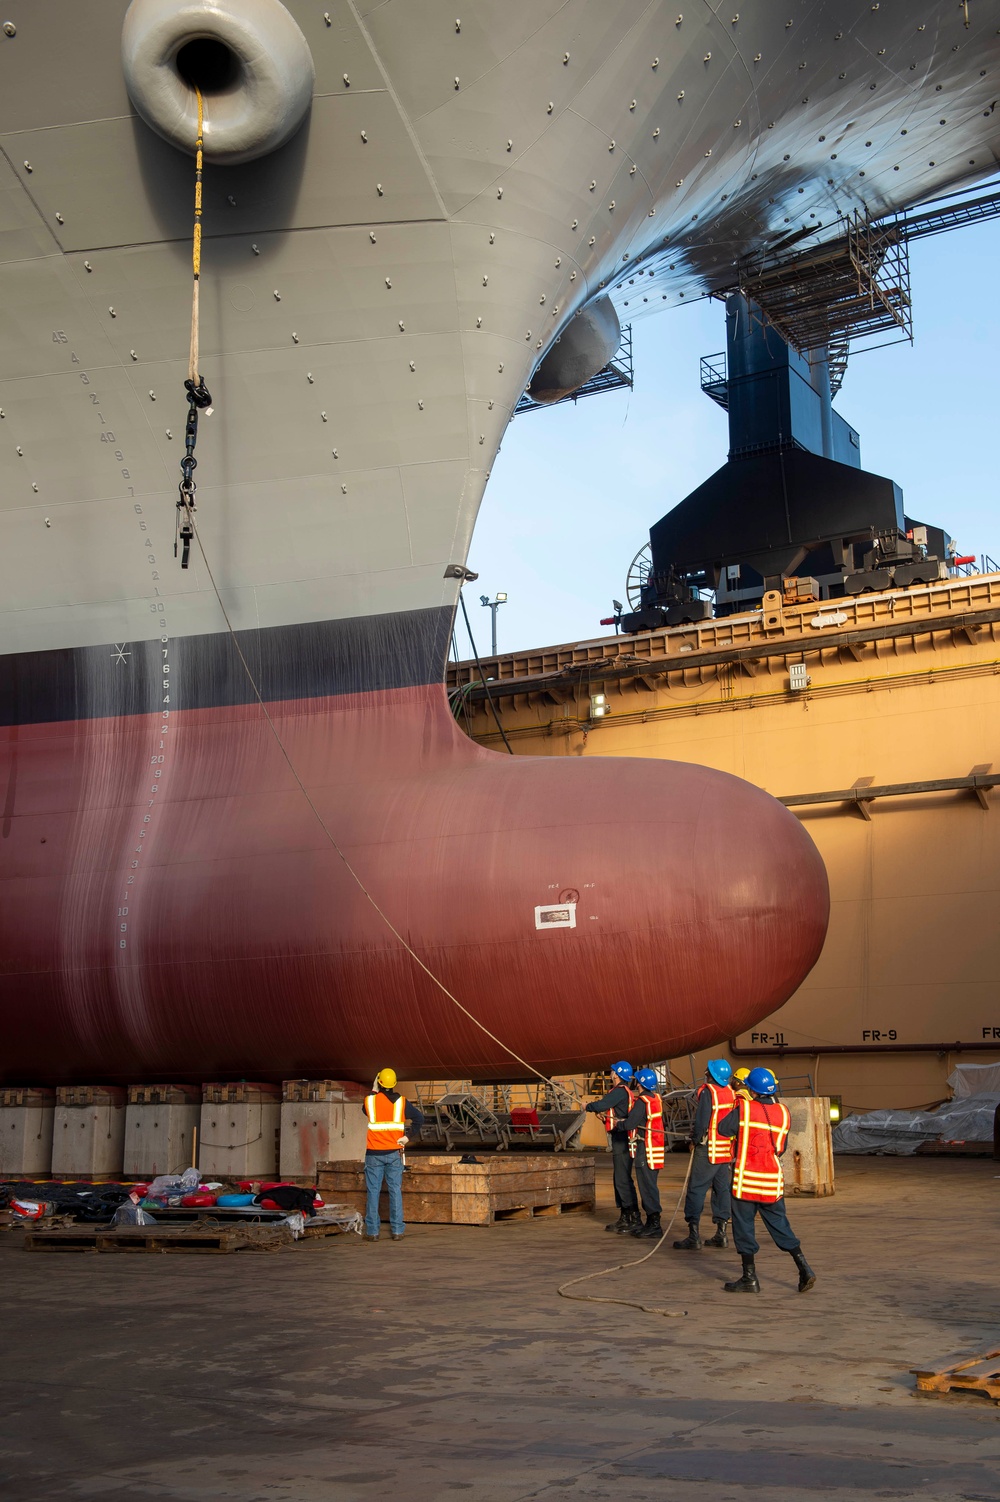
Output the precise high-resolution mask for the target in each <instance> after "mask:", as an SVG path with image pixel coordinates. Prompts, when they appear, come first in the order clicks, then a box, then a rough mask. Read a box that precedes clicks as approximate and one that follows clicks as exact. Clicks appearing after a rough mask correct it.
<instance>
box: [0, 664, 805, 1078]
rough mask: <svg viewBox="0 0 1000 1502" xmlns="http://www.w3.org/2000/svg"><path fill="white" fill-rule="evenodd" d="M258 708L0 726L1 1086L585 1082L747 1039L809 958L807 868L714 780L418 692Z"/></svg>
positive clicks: (788, 844)
mask: <svg viewBox="0 0 1000 1502" xmlns="http://www.w3.org/2000/svg"><path fill="white" fill-rule="evenodd" d="M269 713H270V715H271V718H272V720H273V723H274V726H275V728H276V730H277V732H278V736H280V742H281V743H280V744H279V741H278V739H277V738H276V736H275V734H274V733H273V732H272V729H271V728H270V726H269V724H268V721H267V719H266V717H265V715H264V714H263V712H262V711H261V709H260V708H259V706H255V705H254V706H246V705H242V706H236V707H225V708H219V709H193V710H180V711H177V712H175V713H172V714H170V715H169V716H162V715H158V714H157V715H148V714H147V715H136V716H129V717H121V718H113V719H94V720H86V721H76V722H66V723H56V724H46V725H29V726H25V725H21V726H18V727H16V728H14V729H8V730H4V731H2V732H0V735H2V737H3V740H2V742H0V748H2V751H3V754H4V758H5V760H6V761H7V763H8V765H7V768H6V771H7V774H8V775H7V777H6V779H5V780H6V783H7V786H8V798H7V807H6V815H5V818H4V821H3V835H4V838H3V841H2V845H0V850H2V855H3V866H2V871H3V878H2V882H0V1018H2V1027H3V1038H4V1046H3V1062H2V1078H3V1079H5V1080H6V1081H8V1082H19V1083H50V1084H53V1083H61V1082H71V1081H85V1080H90V1081H98V1080H99V1081H111V1082H114V1081H117V1082H140V1081H143V1080H152V1079H171V1080H179V1081H195V1082H197V1081H201V1080H204V1079H209V1078H212V1079H215V1078H219V1077H223V1078H225V1077H235V1078H239V1077H254V1078H264V1079H281V1078H290V1077H314V1078H317V1077H324V1076H335V1077H348V1078H350V1077H353V1078H358V1079H366V1078H369V1077H370V1076H371V1074H372V1072H373V1070H374V1069H376V1068H377V1067H379V1066H380V1065H382V1064H384V1063H388V1062H391V1063H392V1064H393V1066H394V1067H395V1068H396V1070H397V1071H398V1073H399V1074H400V1076H401V1077H410V1078H414V1077H416V1078H454V1077H459V1078H468V1077H471V1078H473V1079H476V1078H478V1079H486V1078H507V1079H512V1078H517V1077H524V1076H525V1074H526V1071H525V1069H524V1067H523V1066H522V1065H521V1064H519V1063H518V1062H517V1060H516V1059H515V1058H514V1057H513V1053H516V1054H518V1055H520V1056H521V1058H523V1059H526V1060H528V1061H529V1062H530V1063H531V1064H533V1065H534V1066H535V1067H537V1068H538V1069H539V1070H541V1071H542V1073H544V1074H557V1073H565V1072H570V1071H578V1070H589V1069H593V1068H597V1067H603V1066H606V1064H607V1063H608V1061H609V1060H610V1059H615V1058H619V1057H622V1056H626V1057H630V1058H633V1059H636V1060H647V1059H659V1058H666V1057H672V1056H675V1055H678V1054H683V1053H687V1052H689V1051H691V1050H693V1049H698V1048H701V1047H705V1046H708V1045H711V1044H713V1043H716V1042H718V1041H719V1040H720V1039H722V1038H724V1037H726V1036H728V1035H732V1034H735V1033H737V1032H740V1031H741V1030H743V1029H745V1028H748V1027H750V1026H752V1025H753V1024H755V1023H756V1022H758V1021H759V1020H760V1019H761V1018H762V1017H764V1016H766V1015H767V1014H768V1013H769V1012H771V1011H773V1010H774V1009H775V1008H776V1007H778V1006H779V1005H781V1003H782V1002H784V1001H785V1000H786V999H787V997H788V996H789V995H790V994H791V992H792V991H793V990H794V989H795V988H796V986H798V984H799V983H800V982H801V981H802V979H803V978H804V976H805V975H806V974H807V973H808V971H809V970H810V968H811V967H812V965H813V964H814V962H815V960H816V958H817V956H818V954H819V951H820V948H821V946H822V943H823V938H824V935H825V931H826V923H827V916H828V902H829V899H828V891H827V883H826V875H825V871H824V868H823V864H822V861H821V860H820V857H819V855H818V853H817V851H816V849H815V847H814V845H813V844H812V841H811V840H810V839H809V837H808V835H807V834H806V833H805V832H804V831H803V830H802V828H801V827H800V825H799V824H798V822H797V821H796V820H795V819H794V817H793V816H792V815H790V814H789V813H788V812H787V811H786V810H785V809H784V808H783V807H782V806H781V805H780V804H778V803H776V802H775V801H774V800H773V799H772V798H770V797H769V796H767V795H766V794H764V793H762V792H761V791H760V790H759V789H757V788H755V787H752V786H751V785H749V784H748V783H744V782H741V781H739V780H738V779H737V778H734V777H730V776H728V775H726V774H724V773H719V772H714V771H710V770H707V769H705V768H702V767H698V766H693V765H689V764H686V763H672V762H655V761H641V760H627V759H617V758H603V759H602V758H587V759H576V758H562V757H560V758H558V759H556V758H553V759H548V758H530V757H513V758H512V757H508V756H500V755H496V754H495V753H493V752H488V751H485V750H483V749H482V748H480V747H478V746H476V745H474V744H473V743H472V742H470V741H469V740H468V739H466V738H465V737H464V736H463V735H462V734H461V732H460V731H459V730H458V728H457V727H456V726H455V724H454V722H453V720H452V718H451V716H450V714H449V712H448V709H447V703H446V700H445V696H444V693H443V690H442V689H441V688H440V687H439V686H437V685H434V686H429V687H420V688H407V689H398V690H386V691H382V692H372V693H365V694H356V695H342V696H339V697H332V698H314V699H308V700H298V701H295V702H289V703H279V704H273V705H271V706H269ZM282 747H284V751H283V749H282ZM285 752H287V759H286V755H285ZM292 768H294V773H293V770H292ZM295 774H297V777H298V778H299V779H301V783H302V785H303V786H304V787H305V788H306V789H307V790H308V793H309V798H310V799H311V800H312V802H313V803H314V804H315V807H316V810H318V813H319V815H321V817H322V820H323V822H324V823H325V824H326V826H327V829H328V830H329V831H330V833H331V834H332V836H333V838H334V839H335V840H336V842H337V844H338V845H339V847H340V850H341V851H342V852H343V855H344V857H346V860H347V861H349V862H350V865H351V866H352V867H353V869H354V871H355V872H356V873H357V876H358V878H359V879H360V881H361V882H363V883H364V886H365V888H367V890H368V892H369V893H370V894H371V895H372V897H373V898H374V899H375V901H376V902H377V903H378V905H379V907H381V909H382V910H383V911H384V913H385V914H386V915H387V916H388V918H389V919H390V920H391V922H392V924H393V925H394V926H395V927H396V928H397V929H398V930H399V932H400V933H401V934H403V935H404V936H405V938H406V940H407V942H408V943H409V944H410V945H412V946H413V949H414V950H415V951H416V952H417V954H419V956H420V958H421V959H422V960H423V962H424V963H425V964H426V965H427V966H428V967H429V969H430V970H431V971H432V972H433V974H434V975H435V976H437V977H439V978H440V980H441V981H442V982H443V984H444V985H445V986H446V987H448V989H449V990H451V991H452V992H453V993H454V995H455V996H456V997H457V998H458V999H459V1000H460V1001H461V1002H462V1004H463V1005H464V1006H465V1007H467V1008H468V1009H469V1011H470V1012H471V1013H472V1014H473V1015H474V1016H475V1017H476V1018H477V1019H478V1020H479V1021H480V1022H481V1023H482V1024H483V1025H484V1026H485V1027H487V1028H489V1030H490V1031H491V1032H493V1033H495V1034H496V1035H497V1037H498V1038H500V1039H502V1040H503V1043H504V1044H506V1045H507V1047H506V1048H505V1047H501V1046H498V1045H497V1044H496V1043H494V1042H493V1041H492V1040H491V1039H490V1038H489V1037H488V1036H487V1035H486V1034H485V1033H484V1032H483V1031H482V1030H481V1029H480V1028H478V1027H477V1026H476V1025H475V1024H474V1023H473V1022H472V1021H470V1020H469V1019H468V1018H467V1017H465V1016H464V1015H463V1014H462V1012H461V1011H460V1010H459V1009H458V1007H456V1006H455V1004H454V1003H453V1002H452V1001H450V1000H449V999H448V998H447V997H446V996H445V995H444V994H443V992H442V991H441V990H440V989H439V988H438V987H437V986H436V985H435V984H434V982H433V981H432V980H431V979H430V978H428V976H427V975H426V974H424V972H423V971H422V970H421V969H420V968H419V966H418V965H417V964H416V963H415V962H414V960H413V959H412V957H411V956H410V954H409V953H408V952H407V950H406V949H405V947H404V946H403V945H402V944H401V943H400V941H399V939H398V938H396V937H395V935H394V934H393V933H392V932H391V930H390V929H389V927H388V926H387V924H386V923H385V921H384V919H383V918H382V917H381V916H380V914H379V912H378V911H377V910H376V908H375V907H374V906H373V905H372V903H371V902H370V901H369V900H368V898H367V897H366V896H365V894H364V892H363V891H362V890H361V887H360V886H359V885H358V882H357V881H356V880H355V879H354V877H353V876H352V875H351V871H350V870H349V869H348V866H347V864H346V863H345V859H343V858H342V856H341V854H339V853H338V850H337V849H336V848H335V847H334V845H333V844H332V843H331V839H330V838H329V836H328V834H327V833H326V831H325V830H324V828H323V825H322V824H321V822H320V820H319V818H317V814H316V813H315V812H314V811H313V808H311V807H310V803H309V801H308V800H307V798H306V797H305V796H304V794H303V791H302V787H301V786H300V785H299V782H298V781H297V777H296V775H295ZM0 785H3V784H2V782H0ZM574 901H575V904H576V905H575V908H574V909H573V911H574V915H575V920H576V926H575V927H572V928H554V929H548V928H543V929H538V928H536V919H535V908H536V906H538V905H542V904H552V903H560V902H561V903H564V904H566V903H572V902H574ZM511 1051H513V1053H512V1052H511Z"/></svg>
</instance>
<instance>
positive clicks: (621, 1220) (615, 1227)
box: [604, 1207, 629, 1231]
mask: <svg viewBox="0 0 1000 1502" xmlns="http://www.w3.org/2000/svg"><path fill="white" fill-rule="evenodd" d="M628 1223H629V1220H628V1211H627V1210H626V1209H625V1208H624V1207H620V1208H619V1210H618V1219H617V1220H616V1221H614V1222H613V1223H612V1224H611V1225H610V1226H605V1227H604V1229H605V1230H606V1231H620V1230H622V1229H623V1227H625V1226H627V1225H628Z"/></svg>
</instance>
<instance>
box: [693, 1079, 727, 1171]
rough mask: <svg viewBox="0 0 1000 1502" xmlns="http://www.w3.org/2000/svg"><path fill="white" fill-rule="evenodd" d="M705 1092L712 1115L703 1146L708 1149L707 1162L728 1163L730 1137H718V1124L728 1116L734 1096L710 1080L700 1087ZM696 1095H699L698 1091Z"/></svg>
mask: <svg viewBox="0 0 1000 1502" xmlns="http://www.w3.org/2000/svg"><path fill="white" fill-rule="evenodd" d="M701 1089H702V1090H707V1091H708V1093H709V1095H710V1096H711V1097H712V1114H711V1116H710V1117H709V1122H708V1132H707V1134H706V1137H705V1146H706V1147H707V1148H708V1161H709V1162H710V1163H728V1162H729V1161H730V1160H731V1158H732V1156H733V1139H732V1137H720V1136H719V1122H720V1121H721V1120H722V1118H723V1116H728V1115H729V1113H730V1111H731V1110H732V1109H733V1106H734V1104H735V1101H736V1096H735V1095H734V1094H733V1092H732V1090H730V1088H729V1086H728V1085H716V1084H713V1083H712V1081H711V1080H709V1081H706V1083H705V1084H704V1085H702V1087H701ZM698 1094H699V1095H700V1094H701V1090H699V1092H698Z"/></svg>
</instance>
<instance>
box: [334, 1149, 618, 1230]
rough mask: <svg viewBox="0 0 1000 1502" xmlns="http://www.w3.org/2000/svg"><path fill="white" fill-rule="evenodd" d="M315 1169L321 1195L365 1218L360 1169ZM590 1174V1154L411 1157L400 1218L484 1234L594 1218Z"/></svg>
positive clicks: (340, 1165)
mask: <svg viewBox="0 0 1000 1502" xmlns="http://www.w3.org/2000/svg"><path fill="white" fill-rule="evenodd" d="M477 1156H479V1155H477ZM318 1168H319V1187H320V1189H321V1191H323V1192H324V1193H325V1194H327V1195H328V1196H329V1197H331V1198H334V1199H336V1200H337V1201H338V1202H339V1203H341V1204H345V1205H350V1206H351V1207H352V1208H353V1209H355V1210H360V1211H361V1212H362V1213H364V1209H365V1200H366V1194H365V1172H364V1164H363V1163H357V1162H334V1163H320V1164H319V1165H318ZM594 1174H595V1159H594V1156H593V1154H591V1153H559V1154H554V1153H488V1154H487V1153H484V1154H482V1161H481V1162H479V1163H460V1162H459V1161H458V1158H457V1156H456V1157H445V1156H437V1155H436V1154H429V1155H428V1156H426V1157H418V1156H416V1155H411V1157H410V1161H409V1164H408V1168H407V1172H406V1173H405V1174H404V1175H403V1215H404V1218H405V1219H406V1220H408V1221H411V1222H414V1223H420V1222H424V1223H432V1224H437V1225H462V1226H490V1225H493V1224H494V1222H496V1221H498V1220H529V1219H531V1218H532V1217H534V1216H546V1215H565V1214H567V1213H569V1212H570V1211H584V1210H593V1208H594V1202H595V1192H594ZM383 1203H384V1200H383Z"/></svg>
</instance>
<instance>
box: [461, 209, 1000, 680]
mask: <svg viewBox="0 0 1000 1502" xmlns="http://www.w3.org/2000/svg"><path fill="white" fill-rule="evenodd" d="M998 265H1000V221H993V222H991V223H985V224H982V225H977V226H975V227H974V228H967V229H959V230H954V231H952V232H951V233H950V234H945V235H939V236H937V237H935V238H934V239H930V240H924V241H918V242H916V243H914V244H913V245H912V246H911V249H910V266H911V277H912V292H913V307H914V317H913V325H914V344H913V346H912V347H911V346H910V345H909V344H905V343H904V344H897V345H895V346H892V347H890V348H887V349H881V350H876V351H874V352H872V353H868V354H861V355H857V356H856V357H855V358H854V359H852V361H851V363H850V366H849V367H848V371H847V376H846V379H845V381H844V385H843V388H842V390H841V392H840V395H839V397H838V398H837V401H836V404H835V405H836V407H837V410H838V411H839V412H840V413H841V414H842V416H843V417H844V418H846V420H847V421H848V422H849V423H851V424H852V426H854V427H855V428H857V429H858V430H859V432H860V434H861V462H862V464H863V466H864V467H865V469H868V470H872V471H874V472H875V473H876V474H883V475H888V476H890V477H891V478H892V479H894V480H896V481H897V483H898V484H899V485H900V486H901V487H902V490H903V497H904V502H905V505H906V509H907V513H908V514H909V515H910V516H917V517H919V518H920V519H921V520H923V521H927V522H933V523H935V524H936V525H938V526H943V527H944V528H945V530H946V531H948V532H950V533H951V534H952V536H953V537H954V538H955V539H956V541H957V542H958V544H959V547H960V549H961V551H962V552H963V553H976V554H977V555H978V554H980V553H987V554H990V555H992V557H993V558H996V559H998V560H1000V516H998V507H997V488H998V485H997V467H998V466H997V453H996V449H997V414H996V409H997V386H998V381H997V363H998V353H997V351H998V345H1000V307H998V304H997V301H996V297H995V293H994V290H993V289H994V286H995V283H996V275H997V266H998ZM633 339H634V360H635V390H634V391H632V392H612V393H609V394H608V395H605V396H598V397H592V398H590V399H588V400H586V401H582V402H580V403H578V404H577V405H575V406H574V405H573V404H572V403H566V404H565V405H564V406H561V407H556V408H554V409H552V410H550V411H547V412H532V413H529V414H527V415H525V416H522V417H518V418H515V420H514V422H513V423H512V424H511V426H510V428H509V429H508V431H507V435H506V437H505V438H504V442H503V447H502V449H501V452H500V455H499V457H498V458H497V461H496V464H495V466H494V469H493V474H492V476H491V478H490V482H489V485H488V487H487V491H486V498H485V500H484V503H483V506H482V510H481V511H480V515H479V521H478V523H477V526H476V532H475V536H474V538H473V543H472V549H471V553H470V556H469V566H470V567H471V568H474V569H476V570H478V572H479V575H480V578H479V581H478V582H477V583H475V584H472V585H467V586H466V601H467V604H468V606H469V614H470V617H471V619H472V627H473V631H474V632H475V634H476V641H477V645H478V646H479V649H480V652H482V651H483V650H486V651H488V650H489V640H490V639H489V624H490V617H489V612H488V611H486V610H484V609H482V608H481V606H480V605H479V596H480V595H481V594H486V593H489V594H490V596H491V597H492V595H493V594H494V593H495V592H496V591H497V590H506V591H507V593H508V595H509V597H510V598H509V601H508V603H507V604H506V605H504V606H502V607H501V608H500V610H499V611H498V623H497V631H498V646H499V650H500V651H501V652H504V651H514V650H517V649H519V648H522V647H538V646H547V645H552V644H555V643H558V642H568V641H575V640H585V639H587V638H589V637H594V636H601V635H604V634H605V633H606V631H607V629H608V628H606V627H602V626H601V625H600V624H599V621H600V618H601V617H602V616H606V615H610V614H611V601H612V598H614V597H617V598H618V599H619V600H624V599H625V594H624V590H625V576H626V571H627V569H628V565H629V562H630V561H631V559H632V558H633V556H634V555H635V553H636V552H637V551H638V550H639V548H640V547H641V546H642V545H643V543H644V542H646V541H648V532H649V528H650V526H651V525H652V523H653V522H655V521H657V520H658V519H659V518H660V517H661V516H662V515H663V514H664V512H666V511H668V510H669V509H670V508H671V507H672V506H674V505H676V504H677V502H678V501H681V500H683V498H684V497H685V496H686V495H687V494H688V493H689V492H690V491H691V490H693V489H694V488H695V486H696V485H699V484H700V483H701V482H702V480H704V479H706V478H707V477H708V475H710V474H711V473H712V472H713V470H715V469H717V468H718V466H719V465H720V464H722V463H724V461H725V458H726V448H727V429H726V415H725V413H724V412H722V411H721V410H720V408H718V407H716V406H715V405H714V404H713V403H712V402H711V401H709V399H708V398H707V397H706V396H703V395H702V393H701V391H700V389H699V386H698V360H699V357H700V356H701V355H706V354H712V353H714V352H715V351H717V350H720V349H722V348H724V346H725V314H724V309H723V305H722V304H721V303H718V302H709V301H701V302H697V303H693V304H692V305H691V306H690V307H686V308H682V309H675V310H673V311H669V312H665V313H661V314H657V315H654V316H652V317H648V318H644V319H640V320H638V321H637V322H636V323H635V325H634V328H633ZM458 645H459V652H460V655H461V656H463V657H466V656H471V653H470V651H469V648H468V640H467V638H466V636H465V632H464V628H463V627H462V626H461V625H460V627H459V633H458Z"/></svg>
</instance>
